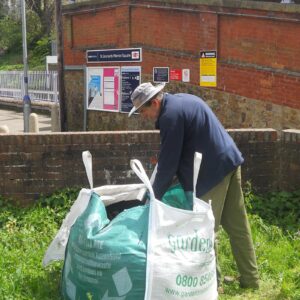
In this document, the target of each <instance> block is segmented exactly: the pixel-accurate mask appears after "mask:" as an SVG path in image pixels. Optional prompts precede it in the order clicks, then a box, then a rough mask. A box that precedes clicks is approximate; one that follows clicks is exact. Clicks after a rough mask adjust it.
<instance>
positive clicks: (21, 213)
mask: <svg viewBox="0 0 300 300" xmlns="http://www.w3.org/2000/svg"><path fill="white" fill-rule="evenodd" d="M78 191H79V189H76V188H75V189H66V190H64V191H59V192H57V193H54V194H53V195H52V196H51V197H48V198H42V199H41V200H40V201H39V202H38V203H37V204H36V205H34V206H32V207H29V208H19V207H16V206H13V205H11V204H9V202H7V201H5V200H4V199H2V198H1V197H0V254H1V255H0V299H1V300H2V299H3V300H34V299H36V300H48V299H49V300H50V299H53V300H55V299H60V287H59V283H60V276H61V268H62V263H53V264H51V265H50V266H48V267H47V268H45V269H44V268H43V267H42V265H41V261H42V258H43V256H44V253H45V250H46V249H47V247H48V245H49V243H50V241H51V240H52V238H53V237H54V235H55V233H56V232H57V230H58V229H59V227H60V224H61V222H62V220H63V218H64V217H65V215H66V213H67V212H68V211H69V208H70V206H71V204H72V203H73V201H74V200H75V199H76V197H77V194H78ZM276 195H278V196H277V197H276ZM280 195H281V194H280V193H277V194H276V193H273V194H272V197H273V198H274V197H275V199H277V200H274V199H273V201H278V205H279V203H280V202H281V200H278V199H279V198H280V197H281V196H282V195H281V196H280ZM287 195H288V194H285V196H284V197H285V198H284V201H289V198H288V197H287ZM289 195H290V196H289V197H290V198H293V199H294V198H295V197H297V196H295V195H294V194H289ZM245 196H246V202H247V206H248V209H249V212H250V214H249V218H250V223H251V227H252V233H253V239H254V244H255V248H256V254H257V258H258V266H259V272H260V277H261V288H260V289H259V290H256V291H254V290H243V289H240V288H239V285H238V281H237V280H236V281H234V282H233V283H231V284H228V285H224V294H222V295H220V299H221V300H225V299H236V300H237V299H251V300H252V299H254V300H255V299H257V300H265V299H266V300H275V299H276V300H281V299H282V300H283V299H285V300H289V299H291V300H292V299H293V300H299V299H300V276H299V274H300V236H299V233H298V230H299V220H298V221H297V222H298V223H296V224H288V223H287V222H288V220H290V219H289V218H284V216H281V217H280V220H276V219H278V218H277V216H276V209H275V210H274V214H273V216H272V218H270V216H269V217H267V216H264V212H265V211H266V210H264V209H263V208H262V207H260V205H261V203H263V202H260V201H262V199H263V198H262V197H258V196H255V195H253V193H252V192H251V191H246V193H245ZM269 197H271V196H269ZM264 199H265V200H264V201H267V200H268V199H269V200H270V198H264ZM281 199H282V197H281ZM292 203H297V201H294V200H293V201H292ZM278 205H277V206H278ZM295 205H296V204H295ZM298 205H300V201H299V202H298ZM257 207H259V208H257ZM294 208H295V207H294V206H293V207H292V210H293V209H294ZM284 210H285V213H286V214H287V215H288V214H291V210H288V209H282V211H284ZM268 218H269V219H268ZM275 223H277V224H276V225H274V224H275ZM291 225H292V226H291ZM219 253H220V255H219V258H220V264H221V269H222V272H223V274H224V275H231V276H233V277H236V276H237V270H236V266H235V264H234V261H233V259H232V255H231V250H230V245H229V242H228V238H227V237H226V234H225V232H224V231H221V233H220V247H219Z"/></svg>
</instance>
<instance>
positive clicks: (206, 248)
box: [131, 153, 218, 300]
mask: <svg viewBox="0 0 300 300" xmlns="http://www.w3.org/2000/svg"><path fill="white" fill-rule="evenodd" d="M201 158H202V156H201V154H199V153H196V154H195V160H194V191H193V195H194V196H193V204H194V205H193V211H187V210H182V209H178V208H174V207H171V206H168V205H166V204H164V203H163V202H161V201H159V200H157V199H155V196H154V193H153V189H152V186H151V184H150V181H149V179H148V177H147V175H146V173H145V171H144V169H143V167H142V165H141V163H140V162H139V161H137V160H132V161H131V167H132V169H133V170H134V171H135V173H136V174H137V175H138V176H139V178H140V179H141V180H142V181H143V182H144V183H145V185H146V187H147V188H148V190H149V192H150V212H149V226H148V228H149V229H148V247H147V272H146V291H145V298H144V299H145V300H154V299H155V300H171V299H197V300H215V299H217V298H218V292H217V277H216V260H215V252H214V216H213V212H212V208H211V204H210V203H209V204H208V203H206V202H204V201H202V200H200V199H198V198H196V196H195V188H196V182H197V177H198V173H199V169H200V163H201Z"/></svg>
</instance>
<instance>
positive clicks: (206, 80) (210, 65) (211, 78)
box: [200, 51, 217, 87]
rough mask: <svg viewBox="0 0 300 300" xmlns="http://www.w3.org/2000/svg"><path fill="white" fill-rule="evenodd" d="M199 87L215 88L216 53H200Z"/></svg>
mask: <svg viewBox="0 0 300 300" xmlns="http://www.w3.org/2000/svg"><path fill="white" fill-rule="evenodd" d="M200 86H208V87H216V86H217V51H201V52H200Z"/></svg>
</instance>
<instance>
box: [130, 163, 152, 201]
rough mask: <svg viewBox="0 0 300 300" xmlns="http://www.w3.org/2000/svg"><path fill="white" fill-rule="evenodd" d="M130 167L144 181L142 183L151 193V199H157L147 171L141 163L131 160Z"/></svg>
mask: <svg viewBox="0 0 300 300" xmlns="http://www.w3.org/2000/svg"><path fill="white" fill-rule="evenodd" d="M130 167H131V169H132V170H133V171H134V173H135V174H136V175H137V176H138V177H139V178H140V179H141V180H142V182H143V183H144V184H145V185H146V187H147V189H148V190H149V193H150V199H151V200H152V199H155V196H154V191H153V188H152V185H151V182H150V180H149V178H148V176H147V174H146V172H145V169H144V167H143V165H142V164H141V162H140V161H139V160H137V159H132V160H130Z"/></svg>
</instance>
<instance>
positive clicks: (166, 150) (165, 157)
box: [153, 113, 184, 199]
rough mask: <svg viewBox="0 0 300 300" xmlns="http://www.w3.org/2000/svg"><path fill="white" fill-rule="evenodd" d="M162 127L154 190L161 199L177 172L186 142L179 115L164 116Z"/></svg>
mask: <svg viewBox="0 0 300 300" xmlns="http://www.w3.org/2000/svg"><path fill="white" fill-rule="evenodd" d="M159 126H160V139H161V145H160V154H159V158H158V167H157V174H156V177H155V181H154V183H153V190H154V193H155V197H156V198H157V199H161V198H162V197H163V195H164V194H165V192H166V191H167V189H168V188H169V186H170V184H171V182H172V179H173V177H174V175H175V174H176V172H177V169H178V165H179V162H180V158H181V152H182V146H183V140H184V121H183V119H182V118H181V117H180V116H179V115H178V114H175V113H173V114H171V116H169V115H167V116H162V117H161V119H160V120H159Z"/></svg>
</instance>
